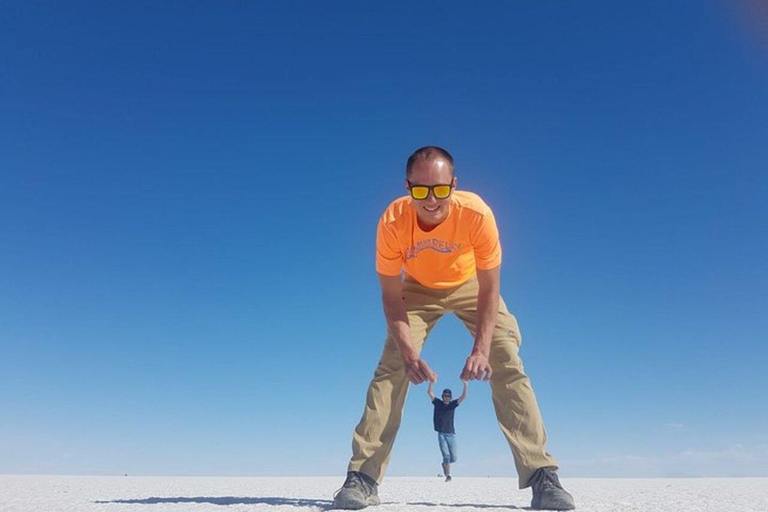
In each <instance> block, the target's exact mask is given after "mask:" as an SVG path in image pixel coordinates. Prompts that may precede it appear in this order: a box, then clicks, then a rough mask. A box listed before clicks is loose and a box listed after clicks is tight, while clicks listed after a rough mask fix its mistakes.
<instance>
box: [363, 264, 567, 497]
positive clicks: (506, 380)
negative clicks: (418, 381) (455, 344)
mask: <svg viewBox="0 0 768 512" xmlns="http://www.w3.org/2000/svg"><path fill="white" fill-rule="evenodd" d="M403 290H404V299H405V303H406V309H407V311H408V321H409V323H410V326H411V339H412V341H413V346H414V348H415V349H416V351H417V352H419V353H420V352H421V349H422V347H423V346H424V340H426V338H427V336H429V333H430V331H431V330H432V328H433V327H434V326H435V324H436V323H437V321H438V320H439V319H440V317H441V316H443V314H445V313H447V312H454V313H455V314H456V316H457V317H459V319H460V320H461V321H462V322H464V325H466V326H467V329H469V331H470V332H471V333H472V335H473V336H474V335H475V328H476V325H477V292H478V283H477V278H476V277H473V278H472V279H470V280H469V281H467V282H466V283H464V284H462V285H460V286H457V287H455V288H449V289H447V290H435V289H432V288H427V287H425V286H422V285H420V284H419V283H416V282H415V281H412V280H408V279H406V281H405V282H404V283H403ZM520 342H521V337H520V330H519V328H518V326H517V320H515V317H514V316H512V315H511V314H510V313H509V311H508V310H507V306H506V304H504V301H503V299H502V300H500V301H499V314H498V318H497V320H496V328H495V330H494V332H493V339H492V341H491V353H490V357H489V362H490V365H491V368H492V369H493V374H492V376H491V381H490V382H491V392H492V396H493V406H494V408H495V409H496V418H497V419H498V422H499V427H501V431H502V433H503V434H504V437H505V438H506V439H507V442H508V443H509V447H510V449H511V450H512V456H513V457H514V460H515V467H516V469H517V474H518V478H519V484H520V488H521V489H522V488H524V487H527V486H528V479H529V478H530V477H531V475H533V473H534V472H535V471H536V470H537V469H538V468H540V467H545V466H547V467H554V468H556V467H557V462H556V461H555V459H554V458H553V457H552V456H551V455H550V454H549V453H547V451H546V449H545V446H544V445H545V444H546V441H547V434H546V431H545V429H544V421H543V420H542V419H541V413H540V412H539V406H538V404H537V403H536V396H535V395H534V394H533V389H532V388H531V383H530V381H529V380H528V376H527V375H525V373H524V372H523V363H522V361H521V360H520V358H519V357H518V355H517V352H518V349H519V347H520ZM409 384H410V383H409V381H408V378H407V377H406V375H405V368H404V365H403V360H402V358H401V357H400V352H399V350H398V348H397V345H396V344H395V341H394V339H393V338H392V335H391V333H388V335H387V340H386V342H385V344H384V352H383V353H382V355H381V360H380V361H379V364H378V367H377V368H376V372H375V373H374V376H373V380H372V381H371V384H370V386H369V387H368V395H367V397H366V402H365V410H364V411H363V417H362V419H361V420H360V423H359V424H358V425H357V427H356V428H355V432H354V435H353V437H352V460H351V461H350V462H349V468H348V470H349V471H360V472H362V473H365V474H366V475H368V476H370V477H371V478H374V479H375V480H376V481H377V482H379V483H381V481H382V479H383V478H384V472H385V471H386V468H387V465H388V464H389V456H390V454H391V452H392V445H393V444H394V442H395V436H396V435H397V430H398V428H399V427H400V420H401V418H402V413H403V406H404V405H405V397H406V394H407V393H408V386H409Z"/></svg>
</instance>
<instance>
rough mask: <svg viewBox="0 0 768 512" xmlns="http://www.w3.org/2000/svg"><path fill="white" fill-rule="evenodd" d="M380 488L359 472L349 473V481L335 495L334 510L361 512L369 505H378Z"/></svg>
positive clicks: (372, 480) (371, 479)
mask: <svg viewBox="0 0 768 512" xmlns="http://www.w3.org/2000/svg"><path fill="white" fill-rule="evenodd" d="M380 503H381V500H379V486H378V484H377V483H376V481H375V480H374V479H373V478H371V477H369V476H368V475H366V474H364V473H360V472H359V471H350V472H349V473H347V480H346V481H345V482H344V485H343V486H341V489H339V490H338V491H336V494H334V495H333V508H341V509H344V510H359V509H361V508H365V507H367V506H368V505H378V504H380Z"/></svg>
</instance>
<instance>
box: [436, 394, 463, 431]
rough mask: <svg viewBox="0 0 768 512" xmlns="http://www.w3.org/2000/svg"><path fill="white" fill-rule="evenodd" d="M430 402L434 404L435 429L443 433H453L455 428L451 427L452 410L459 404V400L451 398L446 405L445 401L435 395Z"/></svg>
mask: <svg viewBox="0 0 768 512" xmlns="http://www.w3.org/2000/svg"><path fill="white" fill-rule="evenodd" d="M432 404H433V405H434V406H435V415H434V422H435V431H436V432H442V433H444V434H455V433H456V430H454V428H453V411H455V410H456V408H457V407H458V406H459V401H458V400H451V401H450V402H449V403H448V404H447V405H446V403H445V402H443V401H442V400H440V399H439V398H437V397H435V399H434V400H432Z"/></svg>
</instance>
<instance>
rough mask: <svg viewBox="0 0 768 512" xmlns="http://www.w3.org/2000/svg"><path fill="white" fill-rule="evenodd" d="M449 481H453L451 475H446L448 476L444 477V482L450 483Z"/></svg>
mask: <svg viewBox="0 0 768 512" xmlns="http://www.w3.org/2000/svg"><path fill="white" fill-rule="evenodd" d="M451 480H453V479H452V478H451V475H448V476H446V477H445V481H446V482H450V481H451Z"/></svg>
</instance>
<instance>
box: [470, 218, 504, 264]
mask: <svg viewBox="0 0 768 512" xmlns="http://www.w3.org/2000/svg"><path fill="white" fill-rule="evenodd" d="M474 239H475V241H474V245H473V247H474V250H475V263H476V265H477V268H478V269H479V270H491V269H492V268H496V267H498V266H499V265H501V243H499V230H498V228H497V227H496V219H495V218H494V216H493V212H492V211H491V210H490V209H488V212H487V213H486V214H485V215H483V217H482V220H481V221H480V223H479V225H478V227H477V231H476V232H475V237H474Z"/></svg>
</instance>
